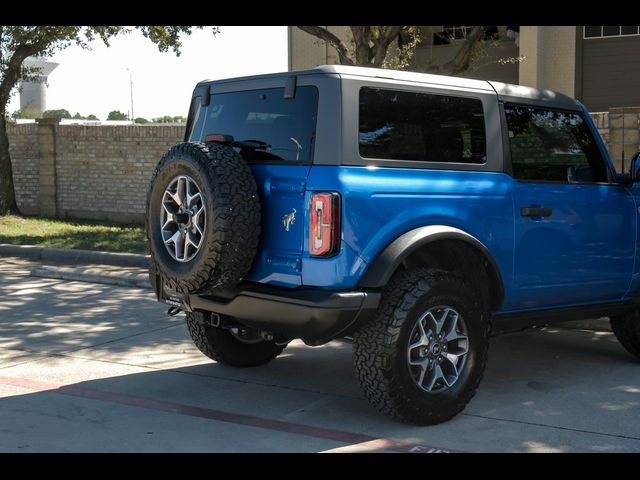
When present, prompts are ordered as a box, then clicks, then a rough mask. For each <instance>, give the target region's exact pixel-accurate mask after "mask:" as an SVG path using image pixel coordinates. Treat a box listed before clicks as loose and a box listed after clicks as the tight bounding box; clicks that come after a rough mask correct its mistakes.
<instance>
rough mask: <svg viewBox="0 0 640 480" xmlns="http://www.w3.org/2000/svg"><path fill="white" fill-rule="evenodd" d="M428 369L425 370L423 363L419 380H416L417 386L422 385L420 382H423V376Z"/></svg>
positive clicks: (425, 365)
mask: <svg viewBox="0 0 640 480" xmlns="http://www.w3.org/2000/svg"><path fill="white" fill-rule="evenodd" d="M427 371H428V368H427V363H426V362H423V364H422V365H421V366H420V378H418V385H422V382H424V376H425V374H426V373H427Z"/></svg>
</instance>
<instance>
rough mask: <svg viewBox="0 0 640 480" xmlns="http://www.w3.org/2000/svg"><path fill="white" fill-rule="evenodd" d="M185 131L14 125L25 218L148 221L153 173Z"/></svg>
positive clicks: (14, 158) (152, 127) (14, 149)
mask: <svg viewBox="0 0 640 480" xmlns="http://www.w3.org/2000/svg"><path fill="white" fill-rule="evenodd" d="M183 136H184V127H182V126H163V125H150V126H146V125H135V126H133V125H132V126H106V125H104V126H102V125H101V126H85V125H59V124H58V123H57V122H55V121H51V120H50V119H41V120H39V121H38V123H37V124H35V123H34V124H23V125H11V126H10V127H9V139H10V142H11V159H12V164H13V169H14V172H13V173H14V182H15V187H16V196H17V201H18V207H19V208H20V210H21V212H23V213H25V214H28V215H29V214H40V215H45V216H49V217H59V218H84V219H96V220H112V221H119V222H125V223H128V222H135V223H141V222H143V221H144V210H145V200H146V194H147V188H148V186H149V180H150V178H151V173H152V171H153V168H154V167H155V165H156V164H157V163H158V160H160V157H161V156H162V155H163V154H164V153H165V152H166V151H167V149H168V148H169V147H170V146H171V145H173V144H175V143H178V142H181V141H182V139H183Z"/></svg>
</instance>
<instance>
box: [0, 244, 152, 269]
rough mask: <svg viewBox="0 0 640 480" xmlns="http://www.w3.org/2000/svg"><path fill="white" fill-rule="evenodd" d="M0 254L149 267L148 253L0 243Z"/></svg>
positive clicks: (118, 265) (76, 262)
mask: <svg viewBox="0 0 640 480" xmlns="http://www.w3.org/2000/svg"><path fill="white" fill-rule="evenodd" d="M0 256H5V257H20V258H27V259H29V260H37V261H40V262H49V263H56V264H65V265H83V264H84V265H86V264H99V265H113V266H116V267H132V268H149V264H150V262H151V260H150V258H151V257H150V256H149V255H138V254H135V253H112V252H95V251H92V250H78V249H66V248H47V247H38V246H35V245H7V244H0Z"/></svg>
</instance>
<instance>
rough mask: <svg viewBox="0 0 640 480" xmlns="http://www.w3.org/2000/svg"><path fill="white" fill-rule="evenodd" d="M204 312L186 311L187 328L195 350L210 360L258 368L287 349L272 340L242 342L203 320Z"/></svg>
mask: <svg viewBox="0 0 640 480" xmlns="http://www.w3.org/2000/svg"><path fill="white" fill-rule="evenodd" d="M205 315H208V313H204V312H190V313H187V328H188V329H189V334H190V335H191V338H192V340H193V343H194V344H195V346H196V347H198V350H200V351H201V352H202V353H204V354H205V355H206V356H207V357H209V358H210V359H211V360H215V361H216V362H218V363H221V364H223V365H228V366H231V367H240V368H247V367H258V366H260V365H265V364H267V363H269V362H270V361H271V360H273V359H274V358H276V357H277V356H278V355H280V354H281V353H282V351H283V350H284V349H285V348H286V346H285V345H276V344H275V342H274V341H273V340H271V341H265V340H263V341H260V342H258V343H243V342H241V341H239V340H238V339H237V338H235V337H234V336H233V335H232V334H231V332H230V331H229V330H226V329H223V328H219V327H213V326H211V325H206V324H205V323H204V319H205Z"/></svg>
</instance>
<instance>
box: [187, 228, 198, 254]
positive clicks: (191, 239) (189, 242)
mask: <svg viewBox="0 0 640 480" xmlns="http://www.w3.org/2000/svg"><path fill="white" fill-rule="evenodd" d="M192 235H193V234H192V233H191V232H187V238H186V240H185V248H187V246H189V245H193V247H194V248H195V249H196V250H197V249H198V247H199V246H200V242H201V241H202V238H200V242H197V241H195V238H194V237H192Z"/></svg>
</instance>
